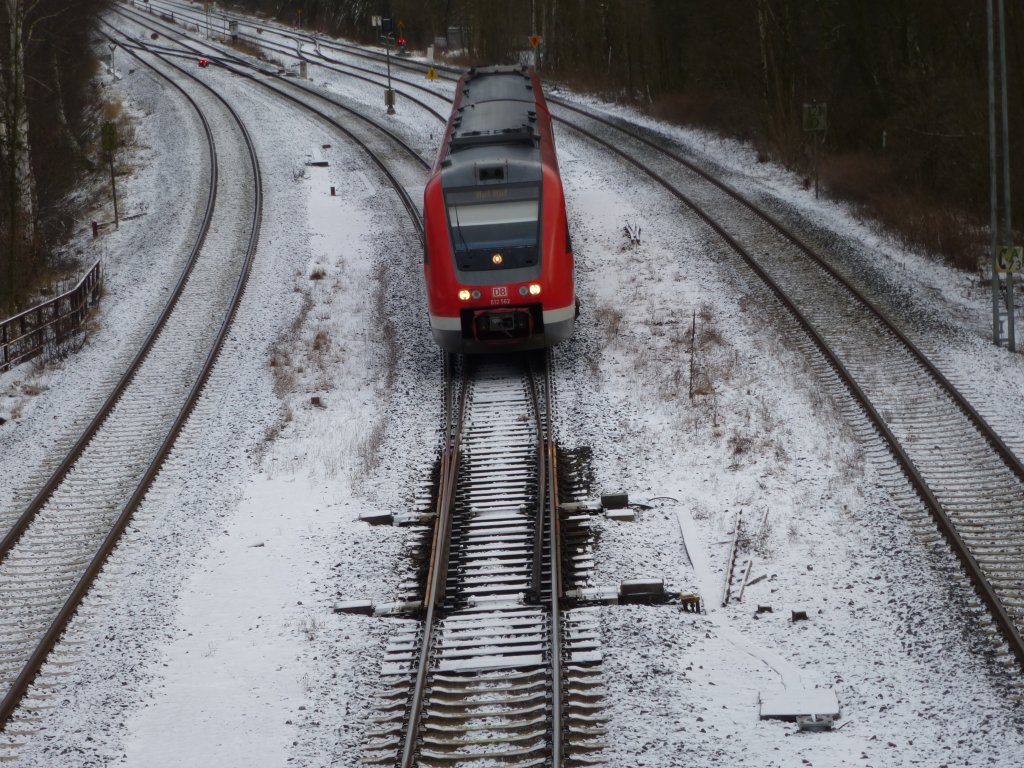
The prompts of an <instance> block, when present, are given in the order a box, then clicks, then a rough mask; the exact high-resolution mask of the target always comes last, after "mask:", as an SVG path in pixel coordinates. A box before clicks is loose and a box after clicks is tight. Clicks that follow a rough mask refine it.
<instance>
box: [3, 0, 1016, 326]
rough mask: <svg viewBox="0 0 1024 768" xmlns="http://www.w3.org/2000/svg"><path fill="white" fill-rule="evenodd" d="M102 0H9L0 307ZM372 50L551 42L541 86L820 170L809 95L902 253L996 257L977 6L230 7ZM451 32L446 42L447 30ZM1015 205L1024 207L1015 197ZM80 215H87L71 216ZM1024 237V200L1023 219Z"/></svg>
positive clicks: (85, 148) (54, 202) (567, 3)
mask: <svg viewBox="0 0 1024 768" xmlns="http://www.w3.org/2000/svg"><path fill="white" fill-rule="evenodd" d="M107 2H109V0H0V314H9V313H10V312H12V311H13V310H15V309H17V308H19V307H20V306H21V305H22V303H23V302H24V301H25V300H26V297H28V296H29V295H32V294H33V293H34V292H35V291H36V290H37V289H38V287H39V283H40V279H41V278H45V276H46V274H47V270H50V269H52V268H53V267H54V266H55V264H54V254H55V253H56V252H58V250H59V246H60V244H61V242H63V241H64V239H65V238H66V236H67V234H68V232H69V227H70V226H71V225H72V223H73V220H74V216H75V214H76V213H79V212H80V209H81V208H82V207H84V205H86V201H85V200H82V199H79V200H77V201H75V202H74V203H73V202H72V201H71V199H70V197H69V196H70V195H71V194H72V193H73V192H74V190H76V189H79V188H80V185H81V182H82V179H83V177H84V175H85V174H86V173H88V172H89V171H90V170H92V169H93V168H94V166H95V163H96V161H97V159H98V155H97V150H98V144H99V137H98V133H99V130H100V128H101V125H102V123H103V122H104V120H108V119H110V118H111V115H110V114H104V110H105V109H106V110H109V109H110V105H105V104H104V103H103V99H102V94H101V91H100V89H99V87H98V82H97V79H96V77H95V75H96V72H97V52H98V51H99V50H100V48H99V46H100V41H99V40H98V38H96V36H95V32H94V31H92V30H93V29H94V27H93V24H92V23H91V22H92V20H93V19H94V18H95V17H96V16H97V15H98V14H99V13H100V12H101V11H102V9H103V7H104V6H105V5H106V3H107ZM211 5H212V6H216V7H220V8H224V7H231V8H236V9H239V10H246V11H250V12H257V13H261V14H264V15H266V16H268V17H270V18H273V19H276V20H278V21H282V22H285V23H289V24H295V25H300V26H303V27H307V28H315V29H318V30H321V31H323V32H325V33H328V34H332V35H340V36H345V37H349V38H352V39H355V40H358V41H361V42H375V41H376V37H375V30H374V29H373V27H372V25H371V19H372V17H373V16H374V15H381V16H384V17H388V18H392V19H394V20H396V21H398V20H401V21H402V22H403V34H404V35H405V36H406V37H407V38H408V40H409V44H410V45H411V46H412V47H414V48H418V49H421V50H422V49H425V48H426V46H427V45H430V44H433V43H434V42H435V40H436V39H437V38H445V37H447V35H448V33H449V30H457V35H458V36H459V37H461V38H462V45H463V47H462V48H461V49H460V51H459V52H458V55H454V54H455V52H450V54H449V56H450V58H449V60H450V61H452V63H455V64H459V65H472V64H493V63H515V62H519V61H521V60H522V59H523V57H524V56H525V55H527V54H528V52H529V43H528V37H529V35H531V34H533V33H536V34H538V35H540V36H541V38H542V42H541V45H540V48H539V54H540V69H541V74H542V77H544V78H545V79H548V80H557V81H561V82H564V83H566V84H568V85H570V86H573V87H575V88H579V89H582V90H586V91H590V92H593V93H596V94H598V95H601V96H604V97H606V98H610V99H614V100H616V101H620V102H625V103H630V104H634V105H636V106H637V107H639V108H640V109H642V110H644V111H645V112H647V113H649V114H651V115H653V116H655V117H659V118H663V119H666V120H670V121H674V122H678V123H682V124H688V125H694V126H698V127H703V128H708V129H711V130H714V131H716V132H719V133H721V134H722V135H725V136H731V137H735V138H738V139H741V140H744V141H749V142H751V143H752V144H753V145H754V146H755V147H757V149H758V151H759V154H760V156H761V157H762V158H763V159H771V160H774V161H777V162H780V163H782V164H784V165H785V166H786V167H788V168H791V169H793V170H795V171H797V172H799V173H801V174H805V175H808V176H809V175H810V174H811V157H812V152H811V147H812V139H811V134H808V133H805V132H804V131H803V126H802V107H803V105H804V104H805V103H808V102H812V101H813V102H818V103H826V104H827V105H828V129H827V131H825V132H824V134H822V135H821V136H820V140H821V146H820V152H819V174H820V178H821V182H822V187H823V189H824V190H825V192H826V193H827V194H830V195H832V196H835V197H837V198H840V199H843V200H847V201H850V202H851V203H852V204H853V205H855V206H856V207H857V208H858V210H859V211H860V212H861V213H862V214H863V215H864V216H868V217H871V218H873V219H876V220H877V221H879V222H880V223H881V224H882V225H883V226H885V227H887V228H888V229H889V230H890V231H891V232H893V233H894V234H895V235H896V236H897V237H899V238H901V239H902V240H903V241H904V242H905V243H907V244H908V245H911V246H915V247H923V248H926V249H928V250H931V251H933V252H935V253H938V254H940V255H941V256H942V257H943V258H945V259H946V260H947V261H949V262H950V263H952V264H955V265H957V266H959V267H961V268H963V269H966V270H981V271H984V270H985V268H986V265H987V264H988V258H989V253H988V250H989V154H988V153H989V144H988V101H987V95H988V81H987V52H986V51H987V45H986V33H987V20H986V2H985V0H716V1H715V2H707V0H231V1H230V2H228V0H220V2H217V3H212V4H211ZM1022 17H1024V4H1021V3H1020V2H1012V1H1008V2H1006V40H1007V67H1008V73H1009V74H1008V77H1007V81H1008V84H1009V88H1008V91H1009V109H1008V118H1009V125H1010V136H1011V146H1010V160H1011V164H1012V173H1011V176H1012V177H1013V178H1024V174H1022V173H1021V171H1022V170H1024V142H1022V141H1021V140H1020V138H1019V137H1020V136H1021V135H1022V130H1024V78H1022V75H1024V18H1022ZM453 37H454V35H453ZM1019 193H1020V190H1018V199H1024V198H1021V196H1020V194H1019ZM76 206H77V208H78V210H76ZM1014 224H1015V227H1014V229H1015V231H1017V232H1020V231H1021V229H1022V228H1024V207H1022V206H1021V205H1018V206H1017V209H1016V211H1015V212H1014Z"/></svg>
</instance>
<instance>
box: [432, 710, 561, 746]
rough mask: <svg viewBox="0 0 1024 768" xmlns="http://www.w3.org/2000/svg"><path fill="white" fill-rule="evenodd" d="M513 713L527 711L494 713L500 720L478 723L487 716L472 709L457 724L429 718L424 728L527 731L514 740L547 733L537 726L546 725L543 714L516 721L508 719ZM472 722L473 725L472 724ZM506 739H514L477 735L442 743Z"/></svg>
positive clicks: (488, 742)
mask: <svg viewBox="0 0 1024 768" xmlns="http://www.w3.org/2000/svg"><path fill="white" fill-rule="evenodd" d="M510 714H513V715H520V716H522V715H524V714H526V713H525V712H498V713H495V714H494V715H493V717H494V718H495V719H497V720H498V722H493V723H484V722H481V723H477V722H476V721H477V720H483V719H484V718H485V717H486V716H485V715H484V714H483V713H480V712H476V711H474V710H472V709H470V710H469V711H468V712H467V713H466V714H465V715H463V716H462V717H460V718H458V720H460V721H461V722H459V723H457V724H454V725H452V724H450V723H447V722H443V723H437V722H431V721H430V719H429V717H430V716H429V715H428V719H427V721H426V722H425V723H423V730H425V731H441V732H444V733H467V732H468V733H472V732H474V731H475V732H478V733H479V732H486V731H526V733H523V734H522V739H519V738H515V739H514V740H516V741H520V740H524V741H525V740H526V739H532V738H536V737H537V736H538V735H539V734H543V733H545V730H540V731H538V730H537V726H545V725H546V724H547V721H548V719H547V717H545V716H543V715H541V716H540V717H530V718H526V717H517V718H516V719H515V721H514V722H510V721H509V720H508V716H509V715H510ZM467 721H470V722H472V725H471V724H470V722H467ZM423 738H424V740H427V738H428V737H427V736H426V735H424V737H423ZM506 739H508V740H513V739H512V738H511V737H506V736H497V737H487V736H484V737H477V738H469V739H452V740H448V739H445V740H443V741H442V742H441V743H459V744H493V743H495V742H504V741H505V740H506Z"/></svg>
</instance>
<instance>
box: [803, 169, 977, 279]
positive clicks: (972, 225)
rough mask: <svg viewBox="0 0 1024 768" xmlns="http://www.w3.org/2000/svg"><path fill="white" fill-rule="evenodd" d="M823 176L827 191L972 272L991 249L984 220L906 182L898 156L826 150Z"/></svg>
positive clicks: (899, 235)
mask: <svg viewBox="0 0 1024 768" xmlns="http://www.w3.org/2000/svg"><path fill="white" fill-rule="evenodd" d="M820 176H821V183H822V186H823V187H824V188H825V189H826V190H827V191H828V194H829V195H831V196H833V197H836V198H839V199H841V200H846V201H848V202H850V203H852V204H853V205H854V206H855V208H856V209H857V211H858V212H859V213H860V214H861V215H863V216H865V217H868V218H871V219H873V220H875V221H877V222H878V223H879V224H880V225H881V226H882V227H883V228H884V229H885V230H886V231H888V232H889V233H891V234H892V235H893V236H894V237H896V238H897V239H898V240H899V241H900V242H901V243H903V244H904V245H905V246H907V247H910V248H921V249H924V250H926V251H929V252H931V253H935V254H938V255H939V256H940V257H942V259H944V260H945V261H946V262H947V263H948V264H950V265H952V266H954V267H957V268H959V269H963V270H967V271H972V272H973V271H977V269H978V266H979V263H980V260H981V259H982V258H983V257H984V256H985V255H986V254H987V242H986V240H985V224H984V222H981V221H978V220H976V218H975V217H973V216H971V215H969V214H968V213H967V212H965V211H964V210H963V209H962V208H959V207H957V206H954V205H951V204H950V203H947V202H943V201H942V200H940V199H938V198H937V197H936V195H935V194H934V193H933V192H932V191H930V190H929V189H926V188H923V187H920V186H914V185H913V184H911V185H908V183H907V181H906V179H904V178H902V176H901V169H900V167H899V166H898V158H893V159H890V158H889V157H879V156H877V155H872V154H869V153H866V152H861V153H849V154H844V155H834V156H828V157H826V158H825V159H824V160H823V161H822V164H821V171H820Z"/></svg>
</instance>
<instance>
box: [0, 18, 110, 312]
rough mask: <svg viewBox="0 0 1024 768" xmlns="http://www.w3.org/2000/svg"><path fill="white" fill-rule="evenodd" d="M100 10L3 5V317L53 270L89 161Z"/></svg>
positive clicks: (96, 103) (97, 106)
mask: <svg viewBox="0 0 1024 768" xmlns="http://www.w3.org/2000/svg"><path fill="white" fill-rule="evenodd" d="M106 2H107V0H0V317H3V316H5V315H6V314H8V313H10V312H12V311H14V310H16V309H18V308H19V307H20V305H21V303H22V302H23V301H25V300H26V298H27V297H28V296H29V295H30V294H32V293H33V291H34V290H35V288H36V283H37V281H38V280H40V279H41V278H42V277H43V275H44V273H45V272H46V271H47V270H49V269H50V268H52V267H53V266H55V265H54V261H53V257H54V253H55V252H56V250H57V248H58V247H59V245H60V244H61V243H62V242H64V241H65V240H66V238H67V235H68V232H69V227H70V226H71V224H72V220H73V216H74V214H75V212H76V211H75V205H74V204H72V202H71V201H70V200H69V195H70V194H71V193H72V192H74V191H75V190H76V189H78V188H79V185H80V184H81V182H82V179H83V176H84V174H85V173H87V172H88V171H89V170H90V168H91V166H92V163H93V161H92V160H90V158H95V154H96V153H95V150H96V147H95V144H96V133H97V131H98V125H97V123H98V119H97V115H98V114H100V113H101V110H102V107H103V105H102V103H101V99H100V96H99V93H98V88H97V84H96V81H95V74H96V51H95V48H94V42H93V39H92V38H93V37H94V35H95V33H94V32H93V31H92V30H93V26H94V25H93V23H92V20H93V19H94V18H95V17H96V16H97V15H98V13H99V12H100V10H101V9H102V7H103V6H104V5H105V4H106ZM79 205H81V203H79Z"/></svg>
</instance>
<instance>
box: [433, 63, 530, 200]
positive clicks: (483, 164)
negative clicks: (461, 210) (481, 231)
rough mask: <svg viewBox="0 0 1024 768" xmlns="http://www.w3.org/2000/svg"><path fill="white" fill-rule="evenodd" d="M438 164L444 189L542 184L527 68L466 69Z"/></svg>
mask: <svg viewBox="0 0 1024 768" xmlns="http://www.w3.org/2000/svg"><path fill="white" fill-rule="evenodd" d="M459 82H460V91H459V94H458V97H457V98H458V101H457V104H458V106H457V107H456V108H455V111H454V112H453V113H452V117H451V130H450V133H449V138H448V145H447V147H446V148H443V149H444V151H446V152H447V154H446V156H445V158H444V160H443V162H442V163H441V176H442V180H443V185H444V186H445V187H446V188H452V187H465V186H476V185H478V184H487V183H506V184H514V183H522V182H531V181H533V182H536V181H540V178H541V152H540V142H541V134H540V132H539V130H538V126H537V112H538V106H540V107H541V108H542V109H544V100H543V99H544V97H543V95H541V94H539V93H537V92H536V91H535V87H534V80H533V78H532V77H531V76H530V72H529V70H528V69H527V68H526V67H514V66H511V67H509V66H505V67H501V66H497V67H481V68H474V69H471V70H470V71H469V72H468V73H466V75H465V76H464V77H463V78H462V80H460V81H459Z"/></svg>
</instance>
